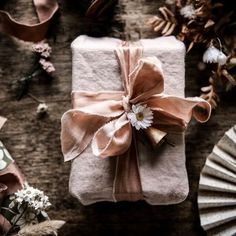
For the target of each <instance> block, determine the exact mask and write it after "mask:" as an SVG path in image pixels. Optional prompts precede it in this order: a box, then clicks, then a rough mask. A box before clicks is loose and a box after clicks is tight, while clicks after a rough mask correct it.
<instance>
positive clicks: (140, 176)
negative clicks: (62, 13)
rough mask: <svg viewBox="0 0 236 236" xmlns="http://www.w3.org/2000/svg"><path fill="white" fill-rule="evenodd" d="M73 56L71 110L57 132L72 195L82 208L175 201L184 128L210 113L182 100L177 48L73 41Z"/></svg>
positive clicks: (180, 196) (155, 42) (164, 41)
mask: <svg viewBox="0 0 236 236" xmlns="http://www.w3.org/2000/svg"><path fill="white" fill-rule="evenodd" d="M72 53H73V62H72V64H73V70H72V104H73V109H71V110H69V111H67V112H66V113H65V114H64V115H63V117H62V131H61V143H62V152H63V154H64V157H65V160H66V161H68V160H72V167H71V173H70V180H69V189H70V192H71V194H72V195H73V196H75V197H77V198H78V199H79V201H80V202H81V203H82V204H84V205H88V204H92V203H95V202H100V201H113V202H116V201H123V200H128V201H137V200H145V201H146V202H148V203H149V204H153V205H158V204H176V203H179V202H182V201H183V200H184V199H185V198H186V197H187V195H188V191H189V187H188V178H187V173H186V167H185V147H184V130H185V129H186V126H187V123H188V122H189V121H190V119H191V116H192V115H193V116H194V117H195V118H196V120H198V121H200V122H205V121H206V120H207V119H208V118H209V116H210V110H211V108H210V105H209V104H208V103H207V102H206V101H204V100H203V99H201V98H197V97H194V98H186V99H185V98H184V84H185V80H184V77H185V69H184V68H185V63H184V57H185V47H184V44H183V43H182V42H180V41H178V40H177V39H176V38H174V37H162V38H156V39H143V40H140V41H139V42H133V43H131V42H122V41H121V40H119V39H114V38H91V37H87V36H80V37H78V38H77V39H75V40H74V42H73V43H72Z"/></svg>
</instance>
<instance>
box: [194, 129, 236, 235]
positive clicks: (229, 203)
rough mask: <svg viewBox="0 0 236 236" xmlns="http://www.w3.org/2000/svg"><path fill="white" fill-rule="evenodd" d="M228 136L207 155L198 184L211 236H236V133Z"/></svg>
mask: <svg viewBox="0 0 236 236" xmlns="http://www.w3.org/2000/svg"><path fill="white" fill-rule="evenodd" d="M235 128H236V126H235V127H233V128H231V129H230V130H229V131H227V132H226V133H225V135H224V136H223V137H222V138H221V140H220V141H219V142H218V143H217V144H216V145H215V147H214V149H213V151H212V153H211V154H210V155H209V156H208V158H207V160H206V163H205V166H204V168H203V170H202V173H201V177H200V182H199V194H198V206H199V209H200V219H201V225H202V227H203V228H204V229H205V230H207V234H208V235H224V236H231V235H235V234H236V227H235V220H236V132H235V130H236V129H235Z"/></svg>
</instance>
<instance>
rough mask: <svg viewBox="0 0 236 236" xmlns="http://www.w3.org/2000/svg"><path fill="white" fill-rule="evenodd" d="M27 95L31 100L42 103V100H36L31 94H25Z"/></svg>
mask: <svg viewBox="0 0 236 236" xmlns="http://www.w3.org/2000/svg"><path fill="white" fill-rule="evenodd" d="M27 95H28V96H29V97H30V98H32V99H33V100H34V101H36V102H38V103H44V101H43V100H39V99H38V98H36V97H35V96H34V95H33V94H31V93H27Z"/></svg>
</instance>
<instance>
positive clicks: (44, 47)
mask: <svg viewBox="0 0 236 236" xmlns="http://www.w3.org/2000/svg"><path fill="white" fill-rule="evenodd" d="M32 48H33V51H34V52H37V53H39V54H40V55H41V56H42V57H45V58H48V57H50V54H51V52H52V48H51V47H50V46H49V44H48V43H44V42H39V43H36V44H33V46H32Z"/></svg>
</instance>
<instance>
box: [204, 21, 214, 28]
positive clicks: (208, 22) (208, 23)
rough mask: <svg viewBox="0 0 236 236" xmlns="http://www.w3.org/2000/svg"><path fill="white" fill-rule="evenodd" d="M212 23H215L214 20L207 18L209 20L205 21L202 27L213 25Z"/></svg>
mask: <svg viewBox="0 0 236 236" xmlns="http://www.w3.org/2000/svg"><path fill="white" fill-rule="evenodd" d="M214 24H215V22H214V21H213V20H211V19H209V20H208V21H207V23H206V24H205V25H204V28H208V27H211V26H212V25H214Z"/></svg>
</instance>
